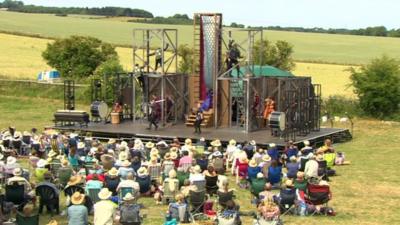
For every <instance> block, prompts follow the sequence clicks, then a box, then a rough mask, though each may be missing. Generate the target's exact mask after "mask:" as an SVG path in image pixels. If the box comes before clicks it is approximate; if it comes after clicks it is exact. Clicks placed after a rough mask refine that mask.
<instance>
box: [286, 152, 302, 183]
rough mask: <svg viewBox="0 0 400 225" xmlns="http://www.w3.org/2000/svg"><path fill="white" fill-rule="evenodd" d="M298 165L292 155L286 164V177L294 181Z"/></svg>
mask: <svg viewBox="0 0 400 225" xmlns="http://www.w3.org/2000/svg"><path fill="white" fill-rule="evenodd" d="M299 168H300V163H299V162H298V161H297V157H296V156H294V155H292V156H291V157H290V159H289V162H288V163H286V169H287V177H288V178H290V179H294V178H296V176H297V171H299Z"/></svg>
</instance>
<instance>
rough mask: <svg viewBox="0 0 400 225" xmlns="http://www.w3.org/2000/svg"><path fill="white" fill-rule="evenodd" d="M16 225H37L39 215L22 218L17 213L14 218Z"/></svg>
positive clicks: (22, 216)
mask: <svg viewBox="0 0 400 225" xmlns="http://www.w3.org/2000/svg"><path fill="white" fill-rule="evenodd" d="M16 224H17V225H39V214H36V215H33V216H24V215H23V214H22V213H21V212H19V211H17V217H16Z"/></svg>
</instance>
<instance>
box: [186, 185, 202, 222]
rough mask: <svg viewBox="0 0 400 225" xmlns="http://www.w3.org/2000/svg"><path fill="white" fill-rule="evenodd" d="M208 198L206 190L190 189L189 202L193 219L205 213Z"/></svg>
mask: <svg viewBox="0 0 400 225" xmlns="http://www.w3.org/2000/svg"><path fill="white" fill-rule="evenodd" d="M205 200H206V191H205V190H203V191H192V190H191V191H190V192H189V202H190V207H191V217H192V220H193V221H194V219H195V218H196V217H197V216H200V215H203V205H204V202H205Z"/></svg>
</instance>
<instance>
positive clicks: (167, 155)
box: [164, 152, 171, 160]
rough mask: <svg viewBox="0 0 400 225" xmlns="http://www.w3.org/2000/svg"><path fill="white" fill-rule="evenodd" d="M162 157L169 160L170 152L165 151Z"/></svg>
mask: <svg viewBox="0 0 400 225" xmlns="http://www.w3.org/2000/svg"><path fill="white" fill-rule="evenodd" d="M164 159H165V160H171V153H169V152H167V153H165V155H164Z"/></svg>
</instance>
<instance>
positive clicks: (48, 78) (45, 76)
mask: <svg viewBox="0 0 400 225" xmlns="http://www.w3.org/2000/svg"><path fill="white" fill-rule="evenodd" d="M60 78H61V76H60V72H58V71H56V70H51V71H42V72H40V73H39V74H38V81H39V82H40V81H41V82H53V81H54V80H58V79H60Z"/></svg>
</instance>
